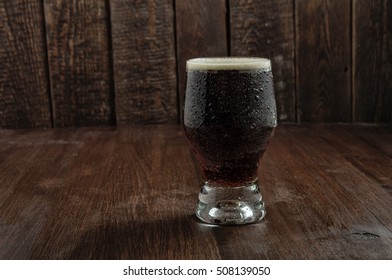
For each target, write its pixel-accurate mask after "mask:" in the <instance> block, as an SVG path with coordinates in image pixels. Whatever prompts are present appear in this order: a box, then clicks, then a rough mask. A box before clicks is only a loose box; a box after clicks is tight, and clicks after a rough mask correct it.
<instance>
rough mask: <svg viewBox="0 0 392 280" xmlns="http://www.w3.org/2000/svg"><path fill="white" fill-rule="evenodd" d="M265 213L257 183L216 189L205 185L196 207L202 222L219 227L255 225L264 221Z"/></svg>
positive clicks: (197, 214)
mask: <svg viewBox="0 0 392 280" xmlns="http://www.w3.org/2000/svg"><path fill="white" fill-rule="evenodd" d="M265 213H266V211H265V205H264V201H263V197H262V196H261V193H260V190H259V186H258V184H257V181H256V182H254V183H251V184H249V185H245V186H240V187H214V186H212V185H209V184H208V183H205V184H204V185H203V186H202V188H201V191H200V193H199V203H198V204H197V207H196V216H197V217H198V218H199V219H200V220H202V221H203V222H206V223H210V224H219V225H239V224H248V223H254V222H257V221H259V220H261V219H263V218H264V216H265Z"/></svg>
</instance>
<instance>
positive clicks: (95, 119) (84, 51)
mask: <svg viewBox="0 0 392 280" xmlns="http://www.w3.org/2000/svg"><path fill="white" fill-rule="evenodd" d="M105 2H106V1H105V0H99V1H95V0H82V1H76V0H73V1H62V0H45V1H44V5H45V24H46V36H47V44H48V56H49V69H50V79H51V93H52V103H53V115H54V126H56V127H63V126H92V125H110V124H114V123H115V117H114V116H115V113H114V99H113V98H114V96H113V92H112V90H111V87H112V77H111V75H112V70H111V65H110V59H109V55H110V54H109V38H108V32H109V31H108V22H109V21H108V13H109V11H108V7H107V5H106V4H105Z"/></svg>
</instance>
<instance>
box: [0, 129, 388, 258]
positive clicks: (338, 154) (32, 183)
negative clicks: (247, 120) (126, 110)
mask: <svg viewBox="0 0 392 280" xmlns="http://www.w3.org/2000/svg"><path fill="white" fill-rule="evenodd" d="M391 158H392V129H391V127H387V126H366V125H355V126H354V125H280V126H279V127H278V128H277V129H276V133H275V136H274V137H273V139H272V141H271V143H270V145H269V147H268V149H267V152H266V154H265V156H264V158H263V161H262V163H261V168H260V170H259V177H260V180H261V185H262V192H263V194H264V198H265V200H266V204H267V216H266V218H265V219H264V220H263V221H262V222H260V223H257V224H252V225H247V226H212V225H207V224H203V223H201V222H199V221H198V220H197V219H196V218H195V216H194V214H193V211H194V207H195V203H196V199H197V195H198V191H199V186H200V180H201V178H200V172H199V169H198V165H197V162H196V160H195V158H194V156H193V154H192V152H191V150H190V148H189V146H188V143H187V141H186V139H185V138H184V135H183V132H182V130H181V127H180V126H175V125H173V126H166V125H160V126H144V127H120V128H110V127H106V128H79V129H53V130H3V131H0V258H1V259H392V179H391V178H392V177H391V174H392V160H391Z"/></svg>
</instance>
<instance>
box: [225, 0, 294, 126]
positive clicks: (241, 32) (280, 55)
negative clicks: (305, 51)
mask: <svg viewBox="0 0 392 280" xmlns="http://www.w3.org/2000/svg"><path fill="white" fill-rule="evenodd" d="M230 43H231V55H233V56H261V57H267V58H269V59H271V62H272V71H273V74H274V84H275V94H276V100H277V110H278V120H279V121H286V122H293V121H295V120H296V116H295V83H294V80H295V76H294V75H295V73H294V69H295V65H294V16H293V1H291V0H279V1H230Z"/></svg>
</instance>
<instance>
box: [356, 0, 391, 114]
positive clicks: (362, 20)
mask: <svg viewBox="0 0 392 280" xmlns="http://www.w3.org/2000/svg"><path fill="white" fill-rule="evenodd" d="M391 22H392V1H389V0H375V1H353V102H354V106H353V110H354V112H353V115H354V121H357V122H392V94H391V93H392V83H391V80H392V59H391V57H392V24H391Z"/></svg>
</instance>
